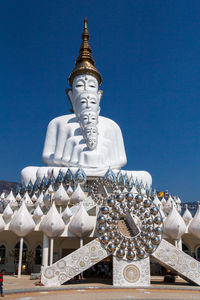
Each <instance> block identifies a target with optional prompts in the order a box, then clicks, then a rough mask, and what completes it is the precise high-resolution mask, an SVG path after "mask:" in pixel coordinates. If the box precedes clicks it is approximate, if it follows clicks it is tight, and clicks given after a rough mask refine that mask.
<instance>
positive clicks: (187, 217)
mask: <svg viewBox="0 0 200 300" xmlns="http://www.w3.org/2000/svg"><path fill="white" fill-rule="evenodd" d="M185 207H186V209H185V212H184V214H183V220H184V221H185V224H186V225H188V224H189V223H190V221H191V220H192V214H191V212H190V211H189V209H188V205H187V204H186V205H185Z"/></svg>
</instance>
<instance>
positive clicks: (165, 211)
mask: <svg viewBox="0 0 200 300" xmlns="http://www.w3.org/2000/svg"><path fill="white" fill-rule="evenodd" d="M122 192H123V193H125V192H128V191H127V190H126V189H124V190H123V191H122ZM129 192H131V193H133V195H136V194H138V192H137V191H136V189H135V187H134V186H133V187H132V189H131V190H130V191H129ZM143 196H145V195H144V191H143ZM0 197H1V205H2V207H5V206H6V207H5V209H4V210H3V211H2V215H0V230H1V231H2V230H4V229H5V223H6V224H9V227H8V226H7V228H9V230H11V231H13V232H14V233H16V234H17V235H18V236H21V237H22V236H25V235H27V234H28V233H29V232H31V231H33V230H34V229H35V227H36V225H38V224H39V226H38V227H37V228H38V229H39V230H41V231H43V232H44V233H45V234H46V235H47V236H49V237H55V236H59V235H61V234H62V232H63V231H64V229H65V226H66V224H68V226H69V227H68V228H69V231H70V232H71V234H72V235H74V236H77V237H80V238H81V237H84V236H88V235H89V234H90V233H91V232H92V230H93V229H94V226H95V224H94V221H92V220H91V218H90V217H89V215H88V213H87V211H86V209H85V208H84V205H83V203H84V201H85V200H86V198H87V194H86V193H85V192H84V191H83V190H82V188H81V186H80V185H78V186H77V187H76V189H75V191H73V189H72V188H71V186H69V187H68V189H67V190H65V188H64V186H63V184H62V183H61V184H60V186H59V188H58V190H57V191H56V192H55V193H54V191H53V188H52V186H51V185H50V186H49V188H48V189H47V191H46V192H45V194H44V195H43V193H42V192H41V194H40V196H39V197H37V196H36V195H35V194H34V195H33V196H32V198H30V197H29V195H28V193H27V192H26V193H25V195H24V197H23V198H21V196H20V195H19V194H18V195H16V197H15V196H14V194H13V193H12V191H11V192H10V193H9V194H8V195H7V196H6V197H5V194H2V195H1V196H0ZM180 202H181V200H180V199H179V198H176V199H175V200H174V199H173V198H172V197H171V196H169V198H168V199H167V200H165V198H162V200H159V198H158V197H157V196H155V198H154V200H153V203H154V205H156V206H157V207H158V208H159V210H160V213H161V215H162V218H163V220H164V233H165V234H166V235H167V236H168V237H169V238H171V239H173V240H179V239H180V238H181V236H182V235H183V234H184V233H191V234H193V235H194V236H195V237H197V238H200V207H198V210H197V212H196V214H195V216H194V218H193V217H192V215H191V213H190V211H189V210H188V208H187V207H186V210H185V212H184V214H183V216H181V215H180V213H179V212H180V211H181V205H180ZM20 205H21V207H20V208H19V206H20ZM56 205H57V206H60V209H59V212H58V210H57V208H56ZM68 205H69V206H73V205H76V206H79V209H78V210H76V213H75V214H74V216H73V218H72V220H71V217H72V215H73V213H72V211H71V210H70V208H69V206H68ZM61 207H63V211H62V208H61ZM18 208H19V209H18ZM44 208H45V209H49V210H48V212H47V214H46V215H44V211H45V209H44ZM31 210H32V214H31V213H30V211H31Z"/></svg>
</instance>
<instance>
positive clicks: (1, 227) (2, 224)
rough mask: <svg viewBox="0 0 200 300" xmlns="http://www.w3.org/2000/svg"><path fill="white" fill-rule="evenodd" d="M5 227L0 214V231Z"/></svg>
mask: <svg viewBox="0 0 200 300" xmlns="http://www.w3.org/2000/svg"><path fill="white" fill-rule="evenodd" d="M4 229H5V222H4V220H3V218H2V215H0V231H3V230H4Z"/></svg>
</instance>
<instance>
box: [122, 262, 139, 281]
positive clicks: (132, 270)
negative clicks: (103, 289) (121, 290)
mask: <svg viewBox="0 0 200 300" xmlns="http://www.w3.org/2000/svg"><path fill="white" fill-rule="evenodd" d="M123 275H124V279H125V280H126V281H128V282H130V283H134V282H137V281H138V280H139V279H140V270H139V269H138V267H136V266H135V265H128V266H126V267H125V268H124V270H123Z"/></svg>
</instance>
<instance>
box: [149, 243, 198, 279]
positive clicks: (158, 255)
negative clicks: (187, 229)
mask: <svg viewBox="0 0 200 300" xmlns="http://www.w3.org/2000/svg"><path fill="white" fill-rule="evenodd" d="M151 256H152V257H153V258H154V260H156V261H157V262H158V263H160V264H161V265H163V266H164V267H167V269H171V270H172V271H175V272H176V273H178V275H179V276H181V277H182V278H183V279H185V280H187V281H192V282H193V283H195V284H197V285H200V263H199V262H198V261H197V260H196V259H194V258H193V257H191V256H189V255H187V254H185V253H184V252H183V251H181V250H179V249H177V248H176V247H175V246H173V245H172V244H170V243H168V242H167V241H165V240H164V239H163V240H162V241H161V243H160V245H159V246H158V248H157V249H156V251H155V252H153V253H152V254H151Z"/></svg>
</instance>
